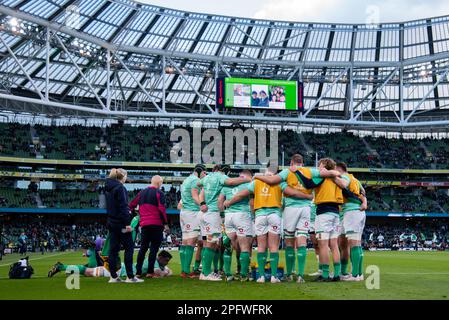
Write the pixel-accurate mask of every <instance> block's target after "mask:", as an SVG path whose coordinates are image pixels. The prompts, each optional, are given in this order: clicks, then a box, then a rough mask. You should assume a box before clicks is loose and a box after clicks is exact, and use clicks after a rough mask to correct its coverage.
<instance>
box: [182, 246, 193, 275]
mask: <svg viewBox="0 0 449 320" xmlns="http://www.w3.org/2000/svg"><path fill="white" fill-rule="evenodd" d="M194 251H195V247H194V246H184V272H185V273H187V274H189V273H190V266H191V264H192V258H193V252H194Z"/></svg>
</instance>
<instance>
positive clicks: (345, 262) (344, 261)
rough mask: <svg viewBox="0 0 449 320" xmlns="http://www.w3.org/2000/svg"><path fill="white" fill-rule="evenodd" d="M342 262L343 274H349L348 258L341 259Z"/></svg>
mask: <svg viewBox="0 0 449 320" xmlns="http://www.w3.org/2000/svg"><path fill="white" fill-rule="evenodd" d="M340 263H341V274H342V275H344V276H345V275H347V274H348V260H346V259H341V260H340Z"/></svg>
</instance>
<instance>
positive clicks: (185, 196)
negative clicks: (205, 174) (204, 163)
mask: <svg viewBox="0 0 449 320" xmlns="http://www.w3.org/2000/svg"><path fill="white" fill-rule="evenodd" d="M199 180H200V179H199V178H198V177H197V176H195V175H193V174H192V175H190V176H188V177H187V178H186V179H185V180H184V182H183V183H182V184H181V200H182V207H183V209H185V210H191V211H198V210H199V209H200V208H199V206H198V205H197V204H196V202H195V200H193V198H192V189H195V188H196V189H197V190H198V191H199V187H198V186H197V183H198V181H199Z"/></svg>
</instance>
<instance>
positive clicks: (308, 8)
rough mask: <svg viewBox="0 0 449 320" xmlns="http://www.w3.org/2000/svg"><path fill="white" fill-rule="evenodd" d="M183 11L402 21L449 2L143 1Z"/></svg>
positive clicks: (448, 9)
mask: <svg viewBox="0 0 449 320" xmlns="http://www.w3.org/2000/svg"><path fill="white" fill-rule="evenodd" d="M139 1H140V2H143V3H149V4H154V5H158V6H164V7H169V8H175V9H180V10H186V11H192V12H202V13H212V14H222V15H229V16H239V17H253V18H260V19H270V20H289V21H300V22H335V23H338V22H345V23H377V22H401V21H408V20H414V19H421V18H428V17H433V16H442V15H447V14H449V1H447V0H394V1H391V0H388V1H387V0H245V1H242V0H226V1H223V0H208V1H204V0H189V1H186V0H139Z"/></svg>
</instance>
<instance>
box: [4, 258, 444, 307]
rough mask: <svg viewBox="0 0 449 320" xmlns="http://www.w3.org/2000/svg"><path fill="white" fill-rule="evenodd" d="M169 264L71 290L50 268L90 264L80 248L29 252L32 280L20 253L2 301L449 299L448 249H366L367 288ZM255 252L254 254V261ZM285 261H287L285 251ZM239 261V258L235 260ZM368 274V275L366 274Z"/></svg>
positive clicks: (87, 281)
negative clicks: (165, 270)
mask: <svg viewBox="0 0 449 320" xmlns="http://www.w3.org/2000/svg"><path fill="white" fill-rule="evenodd" d="M173 253H174V254H173V256H174V259H173V261H171V263H170V266H171V268H172V270H173V271H174V273H175V275H174V276H172V277H170V278H165V279H150V280H146V281H145V283H142V284H125V283H120V284H108V283H107V280H108V279H107V278H86V277H81V280H80V289H79V290H68V289H66V286H65V282H66V281H65V280H66V276H65V275H64V274H62V273H61V274H58V275H56V276H55V277H54V278H47V271H48V270H49V268H50V267H51V266H52V265H53V264H54V263H55V262H56V261H61V262H63V263H65V264H81V263H86V258H83V257H82V253H81V252H66V253H48V254H45V255H40V254H30V262H31V264H32V266H33V267H34V270H35V274H34V275H33V277H32V279H29V280H10V279H8V271H9V265H10V264H11V263H12V262H15V261H17V259H18V255H8V256H6V257H4V259H3V260H2V261H0V299H134V300H137V299H162V300H167V299H180V300H188V299H207V300H211V299H216V300H220V299H221V300H230V299H237V300H240V299H257V300H259V299H260V300H263V299H281V300H286V299H293V300H305V299H381V300H384V299H443V300H444V299H446V300H447V299H448V297H449V252H365V267H367V266H369V265H376V266H378V267H379V268H380V289H378V290H375V289H374V290H368V289H367V288H366V285H365V282H355V283H348V282H346V283H345V282H339V283H314V282H312V281H311V280H312V279H311V278H310V277H306V281H307V282H306V283H305V284H301V285H299V284H296V283H280V284H271V283H265V284H257V283H254V282H246V283H241V282H239V281H234V282H229V283H227V282H224V281H223V282H218V283H217V282H207V281H199V280H198V279H195V280H194V279H181V278H180V277H179V276H177V274H179V269H180V264H179V254H178V252H173ZM254 258H255V252H253V259H254ZM281 261H284V256H283V252H281ZM233 262H234V263H235V257H234V258H233ZM316 267H317V264H316V259H315V257H314V255H313V253H312V252H311V251H309V253H308V262H307V266H306V272H307V273H311V272H314V271H315V270H316ZM365 277H366V276H365Z"/></svg>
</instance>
